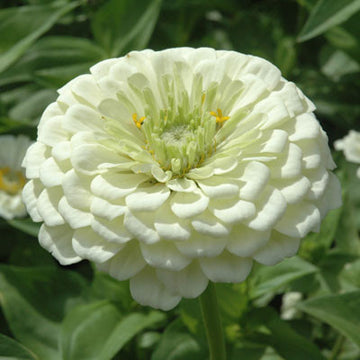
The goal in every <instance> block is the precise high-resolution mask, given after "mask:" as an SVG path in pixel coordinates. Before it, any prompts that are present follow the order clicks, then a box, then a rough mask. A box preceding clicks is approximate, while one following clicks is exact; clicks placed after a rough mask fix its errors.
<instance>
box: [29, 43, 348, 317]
mask: <svg viewBox="0 0 360 360" xmlns="http://www.w3.org/2000/svg"><path fill="white" fill-rule="evenodd" d="M59 93H60V96H59V97H58V99H57V101H56V102H55V103H53V104H51V105H50V106H49V107H48V108H47V109H46V111H45V113H44V114H43V116H42V119H41V121H40V124H39V132H38V140H37V142H36V143H35V144H34V145H33V146H32V147H31V148H30V149H29V151H28V153H27V156H26V158H25V161H24V166H25V167H26V175H27V177H28V178H30V179H31V181H29V182H28V183H27V185H26V186H25V188H24V192H23V198H24V200H25V202H26V204H27V209H28V211H29V213H30V215H31V216H32V218H33V219H34V220H35V221H43V222H44V224H43V225H42V227H41V230H40V233H39V240H40V243H41V245H42V246H43V247H44V248H46V249H47V250H49V251H50V252H51V253H52V254H53V255H54V256H55V257H56V258H57V259H58V260H59V262H60V263H61V264H64V265H66V264H72V263H75V262H78V261H80V260H82V259H89V260H91V261H94V262H95V263H97V264H98V265H99V268H100V269H102V270H104V271H107V272H109V273H110V275H112V276H113V277H115V278H117V279H119V280H124V279H130V290H131V293H132V296H133V297H134V299H136V300H137V301H138V302H139V303H141V304H144V305H150V306H152V307H155V308H161V309H165V310H166V309H171V308H173V307H174V306H176V304H178V302H179V301H180V299H181V298H182V297H186V298H194V297H197V296H199V295H200V294H201V293H202V292H203V291H204V290H205V288H206V286H207V284H208V280H211V281H214V282H241V281H243V280H244V279H245V278H246V277H247V276H248V274H249V272H250V269H251V266H252V263H253V260H255V261H257V262H260V263H262V264H267V265H270V264H275V263H277V262H279V261H281V260H282V259H284V258H285V257H288V256H292V255H294V254H295V253H296V251H297V249H298V246H299V241H300V239H301V238H302V237H304V236H305V235H306V234H307V233H308V232H309V231H317V230H318V229H319V225H320V221H321V219H322V218H323V217H324V215H325V214H326V213H327V211H328V210H330V209H333V208H336V207H338V206H339V205H340V203H341V199H340V189H339V183H338V180H337V179H336V178H335V176H334V175H333V174H332V173H331V172H330V171H329V170H332V169H333V168H334V167H335V164H334V163H333V161H332V158H331V155H330V152H329V148H328V144H327V137H326V135H325V133H324V131H323V130H322V129H321V127H320V125H319V123H318V121H317V120H316V119H315V116H314V115H313V113H312V111H313V110H314V106H313V104H312V103H311V102H310V101H309V100H308V99H307V98H306V97H305V96H304V95H303V94H302V92H301V91H300V90H299V89H298V88H297V87H296V86H295V85H294V84H293V83H291V82H288V81H286V80H285V79H283V78H282V77H281V74H280V71H279V70H278V69H277V68H276V67H275V66H273V65H272V64H270V63H269V62H267V61H266V60H263V59H260V58H257V57H254V56H248V55H243V54H240V53H237V52H233V51H215V50H213V49H209V48H200V49H191V48H178V49H169V50H164V51H159V52H154V51H151V50H144V51H134V52H131V53H129V54H128V55H126V56H125V57H122V58H119V59H110V60H105V61H102V62H100V63H99V64H97V65H95V66H94V67H92V68H91V74H89V75H83V76H79V77H77V78H75V79H74V80H72V81H71V82H69V83H68V84H67V85H65V86H64V87H63V88H62V89H60V90H59Z"/></svg>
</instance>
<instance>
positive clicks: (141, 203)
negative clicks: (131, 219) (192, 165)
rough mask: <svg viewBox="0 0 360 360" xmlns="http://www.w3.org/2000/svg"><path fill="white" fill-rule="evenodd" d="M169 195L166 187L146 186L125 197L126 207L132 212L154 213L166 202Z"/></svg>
mask: <svg viewBox="0 0 360 360" xmlns="http://www.w3.org/2000/svg"><path fill="white" fill-rule="evenodd" d="M169 195H170V191H169V189H168V188H167V187H166V185H164V184H161V183H157V184H148V185H147V186H140V187H138V188H137V189H136V190H135V191H134V192H133V193H131V194H130V195H128V196H126V205H127V206H128V207H129V209H130V210H133V211H154V210H156V209H158V208H159V207H160V206H161V205H162V204H163V203H164V202H165V201H166V200H167V198H168V197H169Z"/></svg>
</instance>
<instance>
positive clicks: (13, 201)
mask: <svg viewBox="0 0 360 360" xmlns="http://www.w3.org/2000/svg"><path fill="white" fill-rule="evenodd" d="M30 144H31V140H30V139H29V138H28V137H26V136H23V135H19V136H17V137H16V136H13V135H2V136H0V217H2V218H4V219H6V220H11V219H13V218H15V217H23V216H25V215H26V209H25V205H24V203H23V201H22V198H21V191H22V189H23V187H24V185H25V182H26V179H25V173H24V170H23V169H22V167H21V163H22V161H23V158H24V156H25V153H26V150H27V149H28V147H29V146H30Z"/></svg>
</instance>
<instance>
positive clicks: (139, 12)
mask: <svg viewBox="0 0 360 360" xmlns="http://www.w3.org/2000/svg"><path fill="white" fill-rule="evenodd" d="M161 1H162V0H151V1H148V0H138V1H132V0H122V1H118V0H109V1H107V2H105V4H104V5H103V6H102V7H101V8H100V9H99V10H98V11H97V13H96V14H95V16H94V18H93V19H92V22H91V26H92V31H93V33H94V37H95V40H96V41H97V42H98V43H99V44H100V45H101V46H103V48H104V49H105V50H106V51H107V53H108V56H109V57H114V56H119V55H120V54H124V53H126V52H128V51H130V50H141V49H143V48H144V47H145V46H146V45H147V43H148V41H149V39H150V37H151V34H152V32H153V29H154V26H155V24H156V21H157V18H158V15H159V11H160V7H161Z"/></svg>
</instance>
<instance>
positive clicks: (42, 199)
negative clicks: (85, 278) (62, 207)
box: [37, 187, 65, 226]
mask: <svg viewBox="0 0 360 360" xmlns="http://www.w3.org/2000/svg"><path fill="white" fill-rule="evenodd" d="M62 197H63V193H62V190H61V188H60V187H55V188H49V189H44V190H43V191H42V192H41V194H40V196H39V198H38V200H37V209H38V212H39V214H40V216H41V217H42V218H43V219H44V222H45V224H46V225H47V226H57V225H62V224H65V220H64V218H63V217H62V216H61V214H60V212H59V211H58V205H59V201H60V199H61V198H62Z"/></svg>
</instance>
